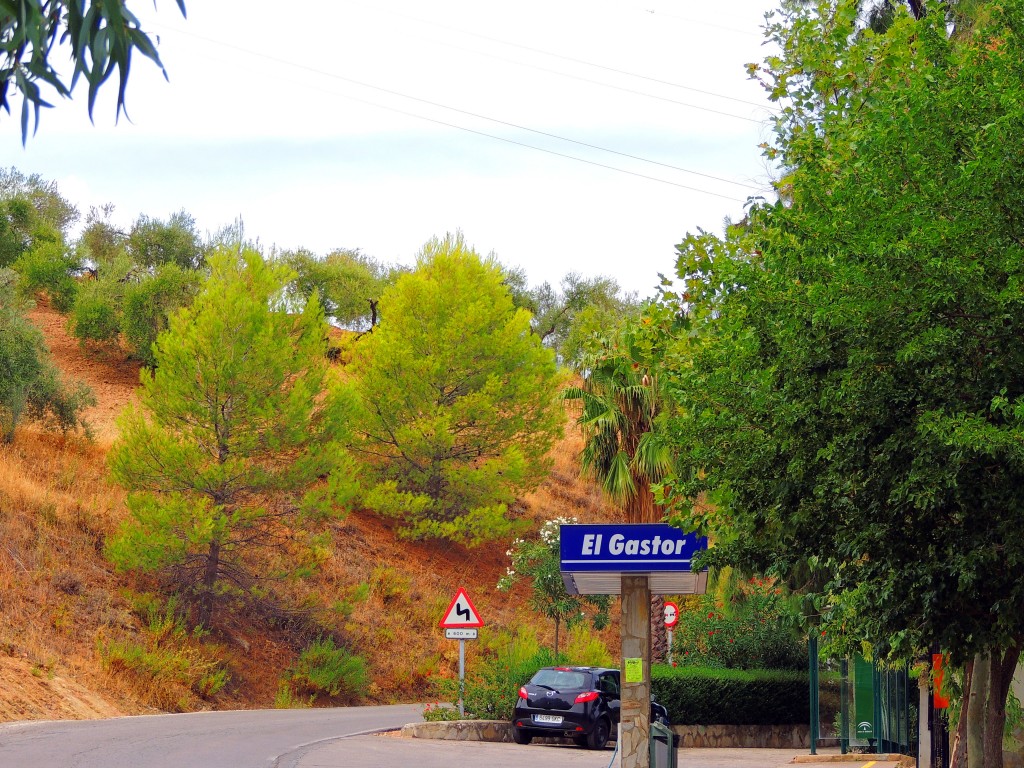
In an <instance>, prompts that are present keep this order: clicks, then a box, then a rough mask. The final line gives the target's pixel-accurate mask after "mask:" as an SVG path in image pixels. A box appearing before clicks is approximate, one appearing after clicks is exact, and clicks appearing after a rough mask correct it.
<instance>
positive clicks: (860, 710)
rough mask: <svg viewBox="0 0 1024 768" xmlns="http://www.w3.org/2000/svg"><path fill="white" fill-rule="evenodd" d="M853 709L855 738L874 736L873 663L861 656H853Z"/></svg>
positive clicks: (871, 737) (870, 737)
mask: <svg viewBox="0 0 1024 768" xmlns="http://www.w3.org/2000/svg"><path fill="white" fill-rule="evenodd" d="M853 711H854V718H855V719H854V723H855V730H856V736H857V738H858V739H873V738H875V665H874V662H871V661H868V660H867V659H865V658H864V657H862V656H855V657H854V658H853Z"/></svg>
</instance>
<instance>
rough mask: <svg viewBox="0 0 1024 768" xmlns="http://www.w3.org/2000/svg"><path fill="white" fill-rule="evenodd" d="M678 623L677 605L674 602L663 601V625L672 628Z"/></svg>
mask: <svg viewBox="0 0 1024 768" xmlns="http://www.w3.org/2000/svg"><path fill="white" fill-rule="evenodd" d="M678 623H679V606H678V605H676V604H675V603H669V602H666V603H665V627H666V628H667V629H672V627H674V626H675V625H676V624H678Z"/></svg>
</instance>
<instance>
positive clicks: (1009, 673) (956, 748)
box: [950, 639, 1021, 768]
mask: <svg viewBox="0 0 1024 768" xmlns="http://www.w3.org/2000/svg"><path fill="white" fill-rule="evenodd" d="M1020 651H1021V641H1020V639H1018V640H1017V641H1016V642H1015V643H1014V644H1013V645H1011V646H1010V647H1009V648H1006V649H1004V650H996V651H993V652H991V653H989V654H987V655H985V656H982V655H980V654H978V655H976V656H975V657H974V660H973V662H971V663H970V664H969V668H968V673H967V674H965V679H964V705H963V710H962V711H961V713H960V722H958V723H957V733H956V740H955V742H954V745H953V757H952V760H951V761H950V766H951V768H1003V730H1004V729H1005V727H1006V698H1007V696H1008V694H1009V691H1010V684H1011V683H1012V681H1013V673H1014V671H1015V670H1016V669H1017V662H1018V661H1019V660H1020ZM962 734H964V735H965V736H964V735H962ZM965 742H966V745H965ZM965 757H966V763H965V761H964V758H965Z"/></svg>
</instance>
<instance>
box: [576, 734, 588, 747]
mask: <svg viewBox="0 0 1024 768" xmlns="http://www.w3.org/2000/svg"><path fill="white" fill-rule="evenodd" d="M572 743H573V744H575V745H576V746H577V747H585V746H587V737H586V736H573V737H572Z"/></svg>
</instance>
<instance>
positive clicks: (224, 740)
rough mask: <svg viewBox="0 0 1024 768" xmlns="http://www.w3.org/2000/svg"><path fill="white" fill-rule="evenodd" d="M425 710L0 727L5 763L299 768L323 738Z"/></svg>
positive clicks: (88, 767)
mask: <svg viewBox="0 0 1024 768" xmlns="http://www.w3.org/2000/svg"><path fill="white" fill-rule="evenodd" d="M422 713H423V705H421V704H403V705H398V706H390V707H346V708H337V709H287V710H261V711H245V712H198V713H190V714H184V715H153V716H145V717H120V718H115V719H112V720H89V721H60V722H34V723H10V724H7V725H0V768H294V766H295V765H296V764H297V761H298V759H299V757H300V756H301V755H302V754H304V753H307V752H308V751H309V750H310V749H313V748H315V747H316V746H317V745H319V744H322V743H326V740H333V739H337V738H339V737H343V736H351V735H355V734H361V733H368V732H372V731H376V730H380V729H387V728H398V727H401V726H402V725H404V724H405V723H412V722H417V721H419V720H421V719H422ZM350 765H352V764H351V763H350Z"/></svg>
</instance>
